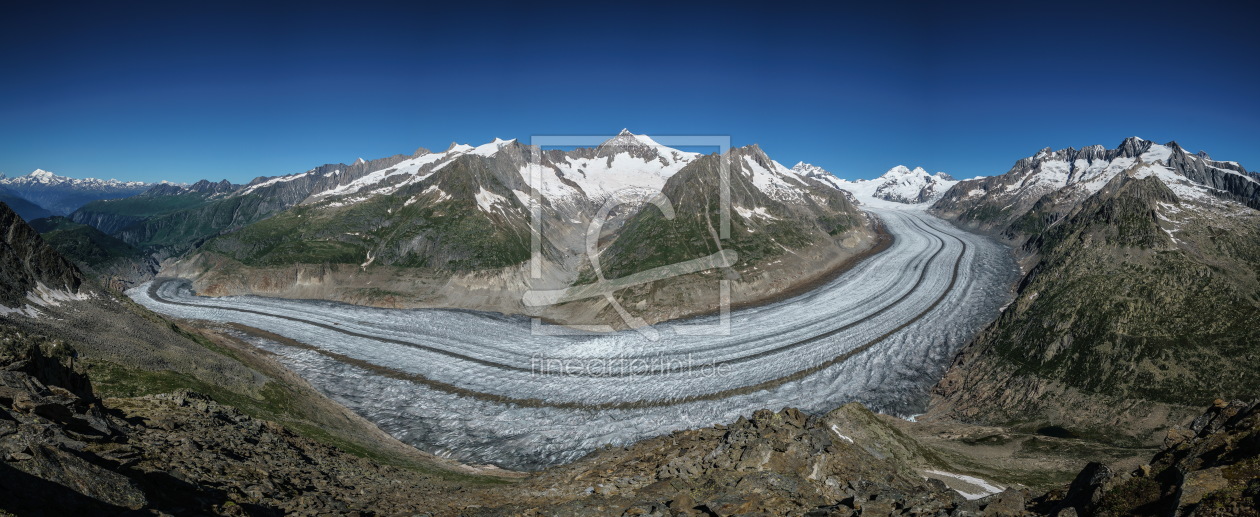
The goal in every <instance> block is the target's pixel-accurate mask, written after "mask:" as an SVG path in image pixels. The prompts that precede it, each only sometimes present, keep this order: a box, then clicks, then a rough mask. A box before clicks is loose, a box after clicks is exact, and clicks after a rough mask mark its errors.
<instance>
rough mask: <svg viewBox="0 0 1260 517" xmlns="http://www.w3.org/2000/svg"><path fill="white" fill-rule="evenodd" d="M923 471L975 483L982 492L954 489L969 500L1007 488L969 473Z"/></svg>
mask: <svg viewBox="0 0 1260 517" xmlns="http://www.w3.org/2000/svg"><path fill="white" fill-rule="evenodd" d="M923 472H926V473H928V474H934V475H937V476H941V477H947V478H953V479H957V480H959V481H962V482H964V483H968V484H971V485H974V486H976V487H977V488H979V489H980V490H982V491H981V492H966V491H963V490H959V489H957V488H955V489H954V491H955V492H958V493H959V494H960V495H962V496H963V497H964V498H966V499H967V500H976V499H980V498H982V497H987V496H991V495H993V494H997V493H1001V492H1002V490H1005V489H1004V488H1002V487H1000V486H997V485H994V484H991V483H989V482H988V481H985V480H983V479H980V478H978V477H973V476H967V475H964V474H955V473H953V472H945V471H943V470H925V471H923ZM924 477H925V478H926V477H927V476H924Z"/></svg>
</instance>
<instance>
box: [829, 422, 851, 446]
mask: <svg viewBox="0 0 1260 517" xmlns="http://www.w3.org/2000/svg"><path fill="white" fill-rule="evenodd" d="M831 432H833V433H836V436H839V437H840V439H841V440H844V441H846V442H849V443H853V439H852V438H849V437H848V436H845V435H843V434H840V429H838V428H836V424H831Z"/></svg>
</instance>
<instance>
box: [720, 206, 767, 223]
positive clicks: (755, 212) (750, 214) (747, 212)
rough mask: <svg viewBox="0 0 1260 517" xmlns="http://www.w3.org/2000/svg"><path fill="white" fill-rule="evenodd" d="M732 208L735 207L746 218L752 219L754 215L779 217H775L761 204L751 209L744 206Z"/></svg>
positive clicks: (765, 217)
mask: <svg viewBox="0 0 1260 517" xmlns="http://www.w3.org/2000/svg"><path fill="white" fill-rule="evenodd" d="M731 208H734V209H735V212H737V213H739V215H740V216H741V217H743V218H744V219H749V220H751V219H752V218H753V217H760V218H762V219H778V217H775V216H774V215H772V214H771V213H770V212H767V211H766V207H764V206H759V207H757V208H754V209H751V210H749V209H747V208H744V207H742V206H735V207H731Z"/></svg>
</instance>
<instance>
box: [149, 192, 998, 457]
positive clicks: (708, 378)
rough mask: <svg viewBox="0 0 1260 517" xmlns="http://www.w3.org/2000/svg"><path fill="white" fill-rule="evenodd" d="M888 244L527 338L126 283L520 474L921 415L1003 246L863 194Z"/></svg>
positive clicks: (358, 310) (493, 321)
mask: <svg viewBox="0 0 1260 517" xmlns="http://www.w3.org/2000/svg"><path fill="white" fill-rule="evenodd" d="M867 210H868V211H869V212H870V213H872V214H873V215H875V216H876V217H878V218H879V219H880V220H881V221H882V222H883V224H884V226H885V228H886V229H887V230H888V232H889V233H891V234H892V235H893V236H894V237H895V239H894V241H893V243H892V244H891V246H890V247H889V248H888V249H887V250H885V251H883V252H881V253H879V254H877V255H875V256H872V257H870V258H867V259H866V260H863V261H862V262H860V263H858V264H857V265H855V266H854V267H853V268H851V269H849V270H848V271H846V272H844V273H842V274H841V275H839V276H838V277H837V278H835V279H833V280H832V281H830V282H827V283H826V284H824V285H822V286H820V287H818V288H816V289H814V290H812V291H810V292H807V293H804V294H801V295H799V296H796V297H793V298H790V299H786V300H781V301H778V302H774V303H770V304H766V305H762V306H757V307H749V308H744V309H739V310H735V311H733V312H732V313H731V314H730V324H731V331H730V333H729V334H727V335H694V333H693V332H689V331H688V330H687V327H694V326H700V325H714V324H716V323H717V322H718V321H719V318H720V316H719V315H712V316H703V317H697V318H691V319H688V320H680V321H674V322H666V323H661V324H657V325H656V326H655V327H656V329H657V330H658V332H659V334H660V336H662V337H661V339H659V340H655V341H652V340H649V339H647V338H645V337H644V336H643V335H642V334H640V333H638V332H635V331H623V332H615V333H608V334H591V335H541V333H538V334H535V333H533V332H531V321H530V319H528V318H525V317H520V316H505V315H501V314H491V313H480V312H473V311H464V310H442V309H382V308H372V307H361V306H354V305H347V304H341V303H335V302H326V301H311V300H289V299H275V298H266V297H258V296H226V297H217V298H212V297H203V296H198V295H197V294H196V293H195V292H193V291H192V289H191V287H190V285H189V283H188V282H187V281H185V280H179V279H156V280H154V281H152V282H150V283H147V284H144V285H141V286H138V287H136V288H133V289H131V290H129V291H128V292H127V294H128V295H129V296H130V297H132V298H133V299H134V300H136V301H137V302H138V303H140V304H142V305H144V306H146V307H148V308H150V309H152V310H154V311H157V312H159V313H162V314H166V315H169V316H173V317H178V318H187V319H197V320H208V321H212V322H220V323H235V324H240V325H244V326H247V327H252V328H256V329H261V330H264V331H266V332H270V333H274V334H277V335H280V336H283V337H285V338H287V339H289V340H292V341H293V342H286V343H282V342H279V341H276V340H272V339H266V338H264V337H260V336H257V335H254V334H250V333H247V332H243V331H240V330H229V331H230V332H233V333H235V334H236V335H237V336H238V337H240V338H241V339H244V340H246V341H248V342H250V343H252V344H254V345H255V346H258V347H259V348H262V349H264V350H267V351H269V352H272V353H275V354H276V355H277V356H278V358H279V359H280V361H281V362H283V363H284V364H285V365H286V366H287V367H289V368H291V369H293V370H294V371H295V372H297V373H298V374H299V375H301V376H302V377H303V378H305V379H307V380H308V381H309V382H310V383H311V384H312V385H313V386H315V387H316V388H317V389H319V390H320V391H322V392H323V393H325V394H327V395H328V396H329V397H330V398H332V399H334V400H336V401H337V402H339V403H341V404H344V405H345V406H347V407H349V408H350V409H352V410H354V411H355V412H357V413H359V414H361V415H363V416H364V417H365V418H367V419H369V420H371V421H373V422H374V423H376V424H377V425H378V426H379V427H381V429H383V430H385V431H386V432H388V433H390V434H392V435H393V436H395V437H397V438H399V439H400V440H402V441H404V442H406V443H410V444H412V445H414V446H416V447H418V448H420V449H422V450H426V451H429V452H432V453H435V454H438V455H441V456H445V457H451V458H455V459H458V460H460V461H463V462H466V463H472V464H483V463H490V464H495V465H498V466H500V467H503V468H509V469H518V470H532V469H538V468H543V467H546V466H549V465H554V464H558V463H563V462H567V461H572V460H574V459H577V458H579V457H581V456H583V455H585V454H587V453H589V452H590V451H592V450H594V449H596V448H598V447H601V446H604V445H613V446H620V445H626V444H629V443H631V442H634V441H638V440H641V439H644V438H648V437H652V436H658V435H662V434H666V433H669V432H672V431H675V430H681V429H688V428H695V427H702V426H709V425H714V424H718V423H725V422H730V421H733V420H735V419H737V418H739V417H740V416H748V415H750V414H751V413H752V412H753V411H754V410H757V409H760V408H770V409H775V410H777V409H780V408H783V407H788V406H791V407H797V408H800V409H802V410H804V411H807V412H815V413H821V412H825V411H829V410H831V409H834V408H835V407H838V406H840V405H843V404H845V403H848V402H851V401H858V402H862V403H863V404H866V405H867V406H869V407H871V408H872V409H874V410H877V411H881V412H885V413H889V414H895V415H912V414H916V413H921V412H922V411H923V409H924V408H925V405H926V402H927V391H928V389H929V388H930V387H931V385H932V384H933V383H935V382H936V380H937V379H939V378H940V375H941V374H942V373H943V372H944V370H945V368H946V367H947V366H948V364H949V362H950V360H951V359H952V358H953V356H954V354H955V353H956V352H957V350H958V349H959V348H960V347H961V346H962V345H963V344H964V343H965V342H966V340H967V339H969V338H970V337H971V336H972V335H974V334H975V332H977V331H978V330H979V329H980V328H981V327H982V326H983V325H985V324H987V323H988V322H989V321H991V320H992V319H993V318H994V317H996V315H997V314H998V313H999V311H1000V310H1001V307H1003V306H1005V305H1006V304H1007V303H1008V302H1009V300H1010V298H1011V293H1010V286H1011V282H1012V280H1013V279H1014V278H1015V275H1016V272H1017V269H1016V267H1015V264H1014V262H1013V260H1012V259H1011V257H1010V253H1009V250H1008V249H1007V248H1005V247H1004V246H1002V245H1000V244H998V243H996V242H995V241H993V240H991V239H989V238H987V237H983V236H980V235H976V234H972V233H968V232H966V231H963V230H960V229H958V228H955V227H954V226H952V225H951V224H949V223H947V222H945V221H943V220H941V219H938V218H936V217H934V216H931V215H929V214H927V213H925V212H923V211H922V208H921V207H919V208H913V207H911V208H897V207H890V206H885V207H874V206H870V205H868V208H867Z"/></svg>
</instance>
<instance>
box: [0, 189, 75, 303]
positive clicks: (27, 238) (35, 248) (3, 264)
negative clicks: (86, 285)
mask: <svg viewBox="0 0 1260 517" xmlns="http://www.w3.org/2000/svg"><path fill="white" fill-rule="evenodd" d="M41 283H42V284H43V285H45V286H47V287H48V288H49V289H55V290H65V291H69V292H78V291H79V287H80V286H81V285H82V284H83V275H82V273H80V272H79V270H78V269H77V268H75V267H74V264H71V263H70V261H68V260H66V259H65V258H63V257H62V256H61V255H60V254H58V253H57V252H56V250H54V249H52V248H51V247H49V246H48V244H46V243H45V242H44V240H43V239H41V238H40V237H39V233H37V232H36V231H35V230H34V229H32V228H31V227H30V225H28V224H26V221H23V220H22V218H21V217H18V215H17V213H15V212H14V211H13V210H11V209H9V206H8V205H5V204H3V203H0V305H2V306H5V307H18V306H21V305H22V303H23V299H24V298H25V297H26V293H29V292H31V291H32V290H34V289H35V288H36V287H37V286H38V285H39V284H41Z"/></svg>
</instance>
